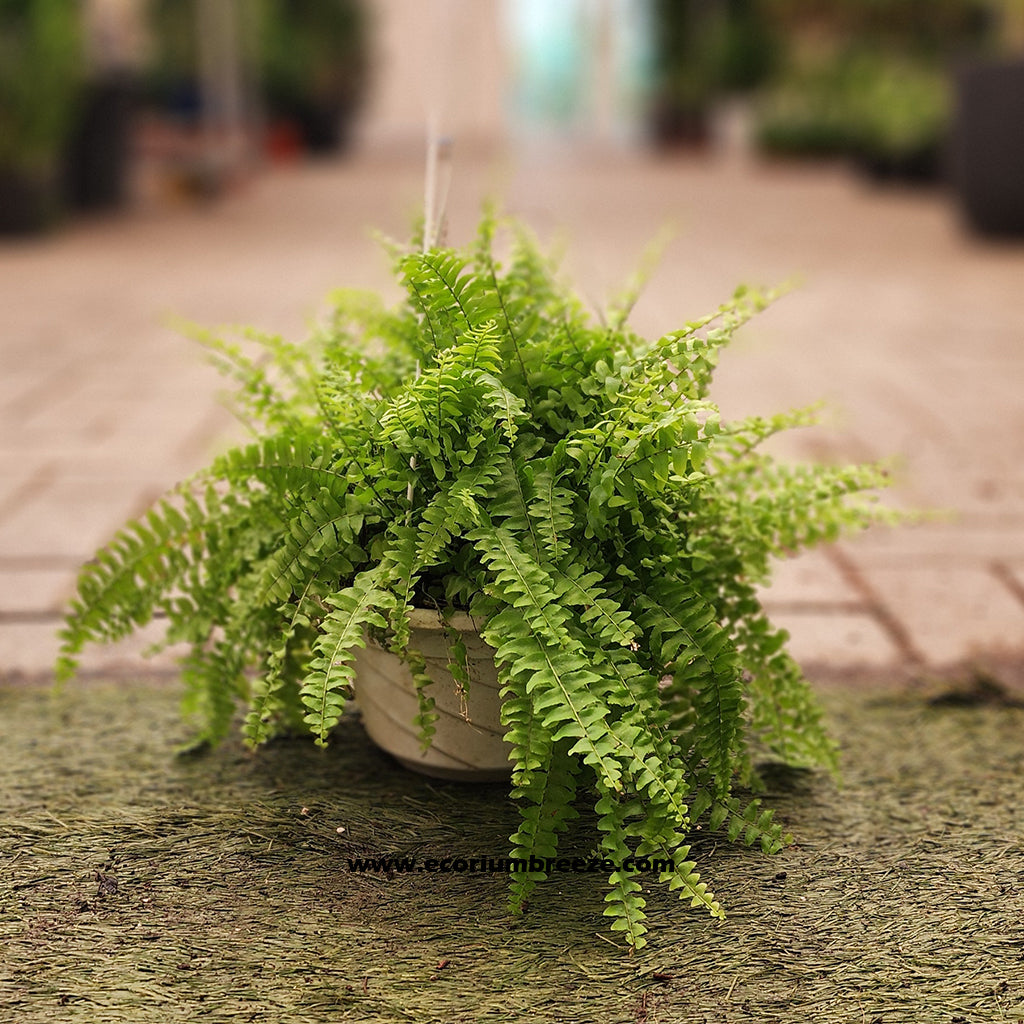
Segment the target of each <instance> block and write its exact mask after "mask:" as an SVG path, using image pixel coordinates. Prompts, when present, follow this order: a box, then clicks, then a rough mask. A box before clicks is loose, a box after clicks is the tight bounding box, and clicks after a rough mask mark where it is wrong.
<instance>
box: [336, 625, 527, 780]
mask: <svg viewBox="0 0 1024 1024" xmlns="http://www.w3.org/2000/svg"><path fill="white" fill-rule="evenodd" d="M409 619H410V623H411V626H412V634H411V637H410V640H409V646H410V648H412V649H413V650H416V651H419V652H420V653H421V654H422V655H423V657H424V659H425V660H426V665H427V674H428V675H429V676H430V678H431V679H432V680H433V681H434V682H433V685H432V686H431V687H430V688H429V689H428V690H427V693H428V694H429V695H430V696H431V697H433V698H434V709H435V711H436V712H437V714H438V719H437V722H436V731H435V733H434V738H433V741H432V742H431V744H430V746H429V747H428V748H427V750H426V751H424V750H423V749H422V746H421V744H420V739H419V730H418V729H417V727H416V726H415V725H414V724H413V719H414V718H415V717H416V715H417V714H418V713H419V701H418V699H417V696H416V687H415V684H414V683H413V680H412V674H411V673H410V672H409V669H408V667H407V666H406V665H405V663H404V662H403V661H401V659H400V658H398V657H397V656H396V655H394V654H392V653H391V652H390V651H386V650H384V649H383V648H381V647H378V646H377V645H376V644H374V643H372V642H370V643H368V644H367V646H366V647H365V648H364V649H362V650H360V651H358V653H357V655H356V662H355V692H356V704H357V705H358V707H359V710H360V711H361V712H362V716H363V726H364V727H365V729H366V732H367V734H368V735H369V737H370V739H371V740H373V742H374V743H376V744H377V746H378V747H380V748H381V749H382V750H385V751H387V753H389V754H391V756H392V757H394V758H396V759H397V760H398V761H400V762H401V763H402V764H403V765H405V766H406V767H407V768H411V769H412V770H413V771H417V772H421V773H422V774H424V775H432V776H434V777H435V778H441V779H459V780H466V781H477V782H497V781H503V780H505V779H507V778H508V777H509V775H510V774H511V771H512V765H511V763H510V762H509V753H510V751H511V747H510V745H509V744H508V743H506V742H505V740H504V739H503V737H504V734H505V729H504V727H503V726H502V724H501V719H500V710H501V699H500V697H499V686H498V672H497V669H496V668H495V665H494V650H493V648H491V647H489V646H488V645H487V644H485V643H484V642H483V640H482V639H481V638H480V634H479V633H478V632H477V628H476V624H475V623H474V622H473V620H472V619H471V618H470V617H469V616H468V615H465V614H456V615H454V616H452V618H451V620H450V622H451V625H452V627H453V628H454V629H455V630H457V631H458V632H459V634H460V635H461V637H462V641H463V643H464V644H465V646H466V654H467V656H468V663H469V680H470V685H469V692H468V693H467V694H465V695H464V696H463V695H461V694H460V693H459V692H458V690H457V688H456V684H455V680H454V679H453V678H452V675H451V673H450V672H449V671H448V663H449V660H450V659H449V655H448V641H447V639H446V637H445V634H444V630H443V628H442V621H441V617H440V615H438V613H437V612H434V611H427V610H422V609H415V610H413V611H412V612H411V613H410V616H409Z"/></svg>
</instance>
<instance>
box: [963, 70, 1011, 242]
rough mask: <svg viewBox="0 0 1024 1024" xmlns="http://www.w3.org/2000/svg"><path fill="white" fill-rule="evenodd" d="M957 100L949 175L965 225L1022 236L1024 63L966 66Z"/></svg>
mask: <svg viewBox="0 0 1024 1024" xmlns="http://www.w3.org/2000/svg"><path fill="white" fill-rule="evenodd" d="M956 99H957V109H956V116H955V123H954V130H953V140H952V147H951V160H950V170H951V175H952V181H953V185H954V187H955V189H956V192H957V195H958V197H959V199H960V203H961V205H962V206H963V209H964V212H965V213H966V215H967V219H968V221H969V222H970V224H971V225H972V226H973V227H974V228H976V229H977V230H978V231H981V232H983V233H985V234H993V235H1024V58H1018V59H1013V60H1001V61H991V62H989V61H986V62H978V63H974V64H970V65H967V66H964V67H963V68H961V69H960V71H959V73H958V75H957V97H956Z"/></svg>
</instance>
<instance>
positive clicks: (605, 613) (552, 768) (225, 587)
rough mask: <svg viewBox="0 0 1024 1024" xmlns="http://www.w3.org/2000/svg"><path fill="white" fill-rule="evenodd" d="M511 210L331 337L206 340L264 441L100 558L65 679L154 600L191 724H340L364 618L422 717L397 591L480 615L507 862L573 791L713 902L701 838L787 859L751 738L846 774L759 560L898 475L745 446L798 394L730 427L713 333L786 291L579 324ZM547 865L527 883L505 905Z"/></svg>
mask: <svg viewBox="0 0 1024 1024" xmlns="http://www.w3.org/2000/svg"><path fill="white" fill-rule="evenodd" d="M498 231H499V226H498V222H497V220H496V218H494V217H491V216H486V217H485V218H484V221H483V224H482V226H481V229H480V231H479V234H478V237H477V238H476V240H475V242H474V243H473V244H472V245H471V246H470V247H469V248H468V249H467V250H466V251H455V250H450V249H430V250H428V251H408V250H401V249H398V248H397V247H396V248H395V250H394V253H393V255H394V259H395V265H396V269H397V273H398V275H399V277H400V279H401V282H402V284H403V285H404V288H405V292H406V300H405V302H404V304H403V305H401V306H400V307H399V308H397V309H394V310H391V309H388V308H385V306H384V305H382V304H381V302H380V301H379V300H377V299H376V298H374V297H373V296H368V295H365V294H362V293H355V292H345V293H340V294H339V296H338V302H337V308H336V311H335V313H334V314H333V318H332V320H331V321H330V323H329V325H328V327H327V328H326V329H324V330H322V331H321V332H320V333H319V335H318V336H317V338H316V339H315V342H316V343H315V344H314V345H311V346H301V347H300V346H295V345H292V344H289V343H286V342H284V341H282V340H280V339H262V342H263V345H264V352H263V353H262V355H261V357H260V358H253V357H251V356H249V355H247V354H246V352H245V351H244V350H243V349H242V348H240V347H238V346H236V345H233V344H229V343H226V342H222V341H215V340H209V341H208V344H209V346H210V348H211V351H212V352H213V353H214V357H215V360H216V361H218V362H219V364H220V365H221V368H222V369H224V370H225V371H226V372H227V373H228V374H229V375H231V376H233V377H234V378H235V380H236V383H237V385H238V387H237V393H236V398H235V403H236V408H237V411H238V412H239V414H240V415H241V416H242V417H243V418H244V419H245V420H246V421H247V422H248V423H249V425H250V426H251V428H252V430H253V434H254V437H255V439H254V440H253V441H252V442H251V443H249V444H246V445H243V446H241V447H237V448H235V449H233V450H230V451H228V452H227V453H226V454H223V455H221V456H220V457H218V458H217V459H216V460H215V461H214V462H213V463H212V465H210V466H209V468H208V469H206V470H204V471H202V472H200V473H199V474H198V475H196V476H195V477H194V478H193V479H191V480H189V481H188V482H186V483H185V484H183V485H181V486H180V487H179V488H178V489H176V491H175V492H173V493H172V494H171V495H169V496H168V497H167V498H166V499H164V500H162V501H161V502H159V503H158V504H157V505H156V506H155V507H154V508H153V509H152V510H151V511H150V512H149V513H148V514H147V515H145V516H144V517H143V518H142V519H140V520H139V521H137V522H133V523H131V524H129V525H128V526H127V527H125V528H124V529H123V530H122V531H121V532H120V533H119V534H118V535H117V536H116V537H115V538H114V540H113V541H112V542H111V543H110V544H109V545H108V546H107V547H106V548H104V549H103V550H101V551H100V552H99V553H98V554H97V555H96V557H95V559H94V560H93V561H92V562H90V563H89V564H88V565H86V566H85V568H84V569H83V570H82V573H81V577H80V580H79V589H78V596H77V597H76V599H75V600H74V602H73V604H72V607H71V611H70V612H69V615H68V620H67V623H66V626H65V628H64V630H63V634H62V636H63V654H62V657H61V661H60V663H59V666H58V668H59V673H60V674H61V675H62V676H68V675H70V674H72V673H73V672H74V669H75V664H76V662H75V659H76V655H77V654H78V652H79V651H80V650H81V649H82V647H83V645H84V644H86V643H87V642H93V641H100V642H107V641H113V640H116V639H118V638H120V637H123V636H125V635H127V634H129V633H131V632H132V631H133V630H135V629H136V628H138V627H140V626H142V625H144V624H145V623H147V622H148V621H150V620H151V619H152V618H154V616H159V617H163V618H164V619H165V620H166V623H167V633H166V642H167V643H178V642H182V641H183V642H185V643H186V644H188V645H190V653H189V654H188V656H187V657H186V658H185V659H184V662H183V674H184V679H185V682H186V686H187V696H186V708H187V710H188V711H189V712H191V713H192V714H193V715H198V717H199V718H200V719H201V721H202V723H203V724H202V730H203V738H204V739H206V740H209V741H211V742H213V741H217V740H220V739H221V738H222V737H223V736H224V735H225V733H226V732H227V731H228V730H229V728H230V726H231V723H232V721H233V718H234V715H235V713H236V710H237V708H238V705H239V704H241V705H242V706H243V707H244V708H245V709H246V713H245V720H244V726H243V729H244V735H245V739H246V741H247V742H248V743H249V744H250V745H252V746H256V745H258V744H261V743H263V742H264V741H266V740H267V739H268V738H270V737H272V736H274V735H275V734H278V733H281V732H283V731H294V730H308V731H309V732H310V733H312V734H313V736H314V737H315V739H316V742H317V743H319V744H321V745H323V744H325V743H326V742H327V740H328V736H329V735H330V733H331V730H332V729H333V728H334V727H335V725H337V723H338V720H339V718H340V716H341V714H342V711H343V709H344V707H345V704H346V700H347V698H348V697H349V696H350V694H351V691H352V686H353V682H354V679H353V676H354V667H353V663H354V660H355V652H356V649H357V648H359V647H360V646H362V645H364V644H365V643H366V642H367V638H368V637H370V638H372V639H375V640H376V642H378V643H381V644H384V645H385V646H387V647H388V648H390V650H392V651H393V652H395V653H397V654H398V655H399V656H401V657H402V658H403V659H404V660H405V661H406V662H407V664H409V665H410V667H411V669H412V671H413V674H414V677H415V678H416V679H417V683H418V686H419V688H420V693H421V712H422V713H421V715H420V717H419V720H418V721H419V725H420V727H421V730H422V732H423V734H424V736H425V738H426V739H429V735H430V730H431V722H432V715H431V713H430V709H431V701H430V696H429V694H430V686H431V683H430V680H429V678H427V677H426V676H425V675H424V664H423V659H422V656H421V655H419V654H418V652H417V651H416V650H415V649H413V648H412V647H411V646H410V644H411V640H410V637H411V630H410V624H409V611H410V609H411V608H414V607H424V608H437V609H440V610H442V612H444V613H447V612H449V611H453V610H465V611H468V612H469V613H470V614H471V615H472V616H473V617H474V619H475V620H476V621H477V622H478V623H479V624H480V628H481V633H482V636H483V638H484V639H485V640H486V642H487V643H488V644H489V645H490V646H491V647H493V648H494V650H495V660H496V663H497V664H498V666H499V680H500V683H501V684H502V687H503V689H502V701H503V703H502V708H501V714H502V721H503V723H504V725H505V727H506V729H507V740H508V741H509V743H510V744H511V749H512V755H511V758H512V762H513V766H512V783H511V785H512V796H513V797H515V798H517V799H518V801H519V805H520V808H521V812H522V814H521V822H520V825H519V827H518V830H517V831H516V833H515V835H514V836H513V837H512V846H513V850H512V856H513V857H516V858H524V859H526V860H527V861H529V858H530V857H531V856H532V857H534V858H549V857H552V856H553V855H554V854H555V851H556V847H557V844H558V840H559V835H560V834H561V833H562V832H564V830H565V829H566V827H567V824H568V822H569V820H570V819H571V818H573V817H574V816H575V812H574V810H573V804H574V803H575V801H576V797H577V790H578V789H585V790H586V791H588V792H590V793H591V794H593V798H594V799H595V808H596V814H597V819H596V820H597V826H598V829H599V849H598V850H597V851H596V852H597V853H598V854H599V856H600V857H601V858H602V859H603V860H608V861H611V862H612V863H613V865H616V866H621V865H623V864H624V863H625V862H626V861H627V859H628V858H630V857H634V858H636V857H648V858H656V859H659V860H662V861H665V862H668V863H669V864H670V865H674V866H671V867H670V869H669V870H665V871H663V872H662V873H661V881H662V882H664V883H666V884H667V885H668V887H669V888H670V889H672V890H678V891H679V893H680V895H681V896H682V897H683V898H684V899H686V900H688V901H689V902H690V903H692V905H693V906H701V907H704V909H705V910H707V911H709V912H710V913H711V914H712V915H714V916H722V913H723V912H722V909H721V907H720V905H719V903H718V902H717V901H716V900H715V898H714V897H713V895H712V894H711V892H710V891H709V890H708V888H707V886H706V885H705V883H704V882H702V881H700V878H699V876H698V874H697V872H696V870H695V865H694V863H693V862H692V861H691V860H690V859H689V850H690V847H689V846H688V836H690V835H691V833H692V832H693V830H694V829H695V828H698V827H708V828H711V829H725V830H726V831H727V832H728V835H729V837H730V838H731V839H742V840H743V841H745V842H746V843H748V844H752V843H754V842H759V843H760V845H761V846H762V847H763V848H764V849H765V850H767V851H774V850H776V849H778V848H779V847H780V846H781V844H782V842H783V837H782V835H781V830H780V828H779V826H778V825H777V824H776V823H774V822H773V821H772V816H771V812H770V811H763V810H762V809H761V807H760V805H759V803H758V801H757V800H756V799H755V800H753V801H752V802H749V803H746V804H744V803H742V802H741V801H740V800H739V799H738V798H737V797H736V796H735V795H733V787H734V785H739V786H741V787H744V788H747V789H751V788H756V786H757V777H756V772H755V768H754V762H755V759H756V757H758V756H761V755H763V754H770V755H774V756H776V757H777V758H780V759H782V760H783V761H785V762H787V763H789V764H791V765H801V766H816V765H817V766H826V767H829V768H833V769H834V767H835V751H834V748H833V746H832V744H831V742H830V741H829V739H828V737H827V736H826V734H825V731H824V730H823V727H822V720H821V714H820V712H819V709H818V707H817V705H816V703H815V701H814V699H813V697H812V695H811V693H810V692H809V689H808V687H807V684H806V683H805V681H804V679H803V678H802V676H801V673H800V670H799V669H798V667H797V665H796V664H795V663H794V661H793V660H792V659H791V658H790V657H789V656H788V655H787V654H786V652H785V650H784V641H785V639H786V634H785V633H784V632H783V631H781V630H778V629H776V628H774V627H773V626H772V625H771V624H770V623H769V621H768V619H767V618H766V615H765V613H764V610H763V609H762V607H761V605H760V603H759V601H758V597H757V593H756V590H755V587H756V585H757V584H759V583H761V582H763V581H764V580H765V579H766V578H767V574H768V569H769V558H770V556H773V555H779V554H789V553H792V552H793V551H795V550H797V549H799V548H801V547H804V546H806V545H809V544H813V543H815V542H818V541H826V540H831V539H833V538H835V537H836V536H837V535H838V533H839V532H840V531H841V530H843V529H845V528H848V527H860V526H863V525H866V524H867V523H869V522H871V521H873V520H875V519H877V518H879V516H880V513H879V510H878V506H877V505H873V504H872V502H871V500H870V499H871V495H870V492H872V491H873V490H874V489H875V488H877V487H878V486H880V485H881V484H882V483H883V479H884V473H883V472H882V470H880V469H879V468H877V467H853V468H834V467H823V466H792V465H786V464H781V463H778V462H776V461H774V460H773V459H772V458H771V457H770V456H768V455H766V454H764V453H763V452H762V451H761V450H760V445H761V443H762V442H763V441H765V440H766V439H767V438H769V437H771V436H772V435H773V434H776V433H777V432H779V431H781V430H784V429H787V428H790V427H795V426H799V425H804V424H806V423H809V422H811V420H812V419H813V415H812V414H811V413H809V412H807V411H800V412H796V413H792V414H787V415H780V416H776V417H773V418H768V419H763V418H749V419H744V420H739V421H737V422H722V420H721V418H720V416H719V412H718V409H717V408H716V406H715V405H714V403H713V402H711V401H710V400H709V399H708V397H707V396H708V386H709V384H710V382H711V375H712V370H713V368H714V366H715V362H716V359H717V356H718V353H719V351H720V350H721V348H722V346H723V345H725V344H726V343H727V342H728V341H729V339H730V338H731V337H732V335H733V333H734V331H735V330H736V329H737V328H738V327H740V326H741V325H742V324H744V323H745V322H746V321H748V320H749V319H750V318H751V317H752V316H753V315H754V314H755V313H756V312H757V311H758V310H760V309H761V308H762V307H763V306H764V304H765V302H766V301H767V298H770V297H764V296H760V295H758V294H755V293H754V292H752V291H749V290H744V289H740V290H739V291H737V292H736V294H735V295H734V296H733V298H732V299H731V300H730V301H729V302H727V303H726V304H725V305H723V306H722V307H721V308H719V309H717V310H716V311H715V312H714V313H712V314H710V315H709V316H706V317H703V318H702V319H699V320H696V321H693V322H691V323H688V324H686V326H684V327H683V328H682V329H681V330H678V331H675V332H673V333H671V334H668V335H665V336H664V337H662V338H660V339H658V340H657V341H646V340H644V339H642V338H640V337H638V336H637V335H636V334H634V333H633V332H632V331H631V330H630V329H629V328H628V327H627V325H626V318H627V313H628V310H629V307H630V305H631V299H632V297H633V296H627V297H626V298H625V299H624V300H623V301H622V302H621V303H620V304H619V306H617V307H616V308H613V309H612V310H611V311H609V313H608V314H607V315H606V317H605V318H604V320H603V322H600V323H594V322H592V320H591V319H590V318H589V317H588V315H587V314H586V313H585V311H584V310H583V308H582V307H581V305H580V303H579V302H578V301H577V300H576V299H574V298H573V297H572V296H571V295H570V294H568V293H566V292H565V291H564V290H563V289H562V288H561V287H560V286H559V284H558V283H557V282H556V279H555V276H554V274H553V269H552V267H551V265H550V264H549V262H548V261H547V259H546V258H545V257H543V256H542V255H541V254H540V253H539V252H538V250H537V249H536V247H535V246H534V245H533V244H532V242H531V241H530V240H529V239H528V237H527V236H526V234H525V233H524V232H523V231H522V230H521V229H518V228H516V227H515V226H513V228H512V230H511V231H510V232H509V233H508V234H509V237H508V238H507V240H506V242H505V244H504V250H505V252H506V255H505V256H504V258H503V259H502V260H501V261H499V259H498V258H497V257H496V256H495V254H494V253H495V248H496V246H495V236H496V233H497V232H498ZM501 231H502V236H501V237H502V238H503V239H505V233H504V230H503V229H501ZM268 357H269V358H268ZM451 649H452V651H453V654H452V659H453V661H454V662H459V661H460V659H462V660H463V662H464V650H465V648H464V646H463V645H462V644H461V643H460V642H458V640H457V639H456V641H455V642H454V643H452V645H451ZM460 651H461V652H462V654H461V655H460V653H459V652H460ZM453 676H454V677H455V678H456V679H458V680H460V681H462V680H466V672H465V665H464V663H463V665H461V666H460V665H458V664H453ZM355 682H356V685H357V686H358V681H355ZM469 683H470V685H472V683H471V681H469ZM460 685H462V683H461V682H460ZM533 863H534V864H535V865H536V864H537V863H538V861H536V860H535V861H534V862H533ZM663 866H664V865H663ZM543 877H544V873H543V872H542V871H535V872H515V873H514V874H513V876H512V881H511V886H512V894H511V904H512V907H513V909H514V910H520V909H521V908H522V906H523V903H524V901H525V900H526V899H527V897H528V896H529V895H530V893H531V891H532V890H533V889H534V887H535V886H536V884H537V883H538V881H540V880H541V879H543ZM606 899H607V903H608V906H607V908H606V910H605V913H606V914H607V915H609V916H610V917H612V918H613V921H612V928H613V929H614V930H616V931H622V932H624V933H625V936H626V938H627V940H628V941H629V943H631V944H632V945H634V946H637V947H639V946H642V945H643V944H644V942H645V939H644V932H645V926H644V899H643V896H642V890H641V885H640V882H639V881H638V879H637V874H636V873H635V872H629V871H626V870H615V871H613V872H612V874H611V876H610V891H609V892H608V894H607V897H606Z"/></svg>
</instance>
